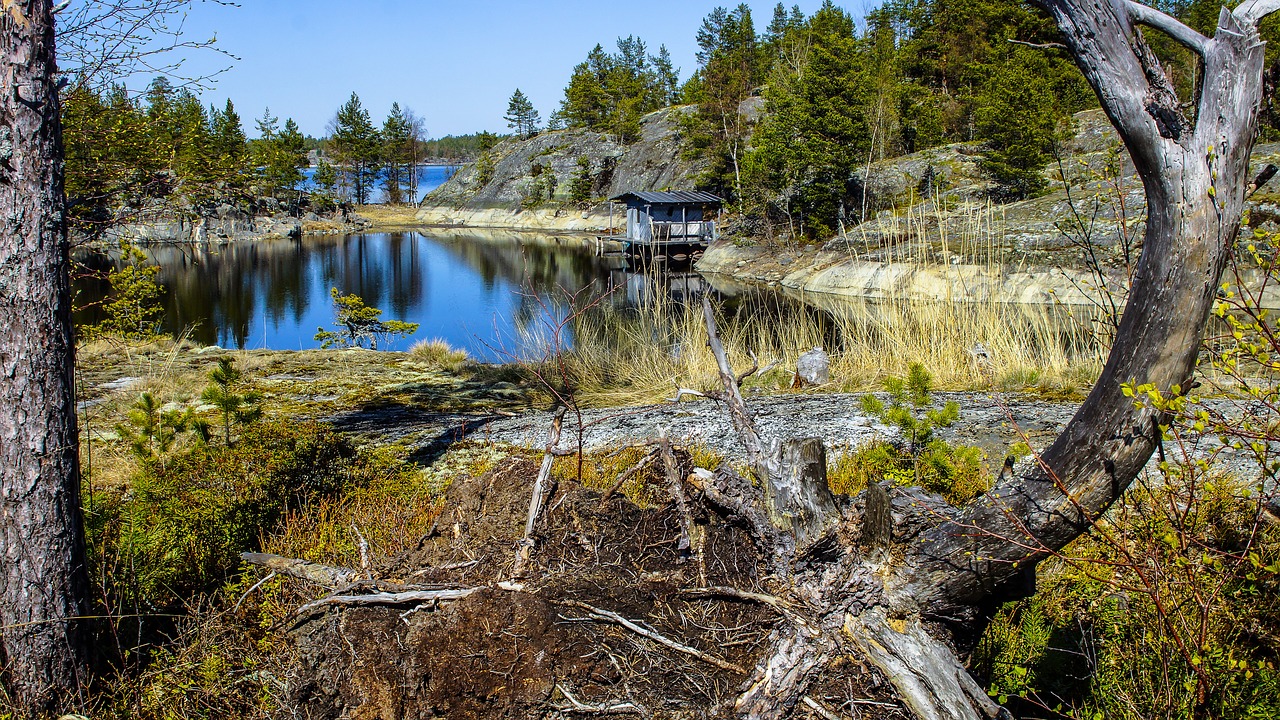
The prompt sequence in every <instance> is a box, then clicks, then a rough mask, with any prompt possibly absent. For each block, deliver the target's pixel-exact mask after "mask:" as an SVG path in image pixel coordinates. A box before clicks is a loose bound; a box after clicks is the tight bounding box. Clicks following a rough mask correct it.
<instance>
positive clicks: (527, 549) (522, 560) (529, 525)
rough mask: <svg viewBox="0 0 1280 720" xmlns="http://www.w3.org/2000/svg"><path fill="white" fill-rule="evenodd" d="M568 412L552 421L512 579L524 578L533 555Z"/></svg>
mask: <svg viewBox="0 0 1280 720" xmlns="http://www.w3.org/2000/svg"><path fill="white" fill-rule="evenodd" d="M567 410H568V408H567V407H564V406H563V405H562V406H560V409H559V410H557V411H556V414H555V418H554V419H553V420H552V421H551V436H550V437H549V438H548V439H547V449H546V452H544V453H543V454H542V467H540V468H538V479H537V480H535V481H534V483H533V496H532V497H531V498H530V499H529V517H528V518H527V519H526V520H525V524H524V537H523V538H522V539H521V540H520V547H519V549H518V550H516V564H515V567H514V568H513V569H512V571H511V575H512V577H517V578H518V577H523V576H524V573H525V566H527V565H528V564H529V557H530V556H531V555H532V554H533V546H534V541H533V531H534V528H535V527H537V525H538V517H539V516H541V515H542V506H543V504H544V503H546V501H547V495H548V494H549V493H550V488H551V464H552V463H553V462H555V452H556V445H559V444H560V429H561V427H562V426H563V425H564V414H565V412H566V411H567Z"/></svg>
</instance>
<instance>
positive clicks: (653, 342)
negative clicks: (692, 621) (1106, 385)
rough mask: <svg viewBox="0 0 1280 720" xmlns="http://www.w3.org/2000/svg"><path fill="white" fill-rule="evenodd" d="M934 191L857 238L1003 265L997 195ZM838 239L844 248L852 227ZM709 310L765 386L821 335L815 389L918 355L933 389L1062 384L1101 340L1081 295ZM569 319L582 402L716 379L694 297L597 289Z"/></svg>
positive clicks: (1056, 388)
mask: <svg viewBox="0 0 1280 720" xmlns="http://www.w3.org/2000/svg"><path fill="white" fill-rule="evenodd" d="M939 205H940V203H935V204H934V205H933V206H932V209H930V208H921V207H917V208H912V209H909V210H907V211H906V212H905V213H903V214H901V215H895V216H894V217H892V218H886V219H885V220H884V221H882V222H881V229H882V230H883V231H884V232H883V234H882V235H881V236H880V238H879V239H878V240H877V243H878V244H877V247H875V248H873V247H872V241H871V240H870V239H869V238H866V237H863V238H862V242H863V243H865V245H866V247H865V248H864V249H865V250H866V251H867V252H868V253H869V255H871V256H874V257H878V258H880V260H881V261H882V262H884V263H885V264H886V265H894V264H908V265H911V266H912V267H913V268H918V269H923V268H926V267H937V266H938V261H939V260H942V261H943V262H946V261H948V260H950V259H952V258H959V259H962V260H963V261H964V262H968V263H977V264H982V265H985V266H986V268H985V269H986V271H987V272H988V273H990V274H994V275H999V274H1002V273H1005V272H1007V271H1008V270H1011V269H1012V268H1010V267H1008V266H1007V265H1006V262H1007V261H1008V260H1009V257H1008V256H1007V255H1006V252H1007V251H1006V248H1007V247H1008V244H1007V243H1006V242H1005V239H1004V237H1003V227H1004V221H1003V217H1002V211H1001V209H1000V208H999V207H997V206H993V205H990V204H963V205H958V206H956V207H953V208H951V209H950V211H949V213H948V214H947V216H944V214H943V213H942V211H941V210H939V209H937V208H938V207H939ZM930 213H932V216H930ZM847 240H848V241H849V243H850V253H851V259H852V254H853V253H854V252H855V247H854V246H856V244H857V243H858V242H859V239H858V238H857V237H855V236H853V235H850V236H849V238H847ZM944 275H945V273H944ZM955 282H956V289H955V290H956V291H955V293H954V294H951V293H946V294H944V297H956V298H961V297H972V295H971V294H970V293H967V292H966V291H965V289H964V288H963V287H962V286H961V281H960V280H958V279H957V280H955ZM718 323H719V327H720V331H721V335H722V336H723V339H724V341H725V345H726V349H727V350H728V352H729V357H730V359H731V361H732V363H733V365H734V367H735V368H736V369H738V370H739V371H743V370H746V369H748V368H749V367H750V366H751V365H752V363H753V360H752V359H751V358H752V357H753V356H754V357H755V358H758V359H759V362H760V364H761V365H765V366H767V365H769V364H773V363H776V367H775V369H773V370H772V371H771V372H769V373H766V374H765V375H763V376H762V377H757V378H753V379H752V380H750V381H749V384H754V385H756V386H758V387H762V388H764V389H769V390H780V389H783V388H785V387H788V386H789V385H790V383H791V380H792V377H793V372H794V369H795V365H796V360H797V359H798V358H799V356H800V355H801V354H802V353H804V352H806V351H808V350H809V349H811V348H814V347H822V348H824V349H825V350H826V351H827V352H828V353H830V355H831V370H832V384H831V386H830V387H829V388H827V389H837V390H843V391H860V390H874V389H879V388H880V386H881V384H882V381H883V380H884V378H886V377H888V376H890V375H895V374H901V373H902V372H904V371H905V368H907V366H908V365H910V364H911V363H913V362H918V363H921V364H923V365H924V366H925V367H926V368H927V369H928V370H929V372H930V373H931V374H932V375H933V377H934V378H935V381H936V382H937V385H938V387H939V388H940V389H944V390H973V389H983V388H989V387H997V388H1000V389H1005V390H1022V389H1035V390H1038V391H1041V392H1045V393H1049V394H1054V395H1073V394H1077V393H1078V392H1079V391H1080V390H1083V389H1085V388H1087V387H1088V386H1089V385H1091V384H1092V383H1093V381H1094V379H1095V378H1096V377H1097V375H1098V373H1099V372H1100V370H1101V367H1102V361H1103V359H1104V358H1105V357H1106V352H1107V340H1106V338H1105V337H1101V336H1099V335H1098V334H1097V333H1096V332H1095V331H1096V330H1097V329H1098V323H1097V322H1096V318H1094V317H1093V315H1092V311H1091V309H1089V308H1082V307H1074V308H1068V307H1061V306H1053V305H1028V304H1017V303H1008V302H1001V301H1000V300H999V299H995V298H991V299H982V300H964V301H953V300H917V299H905V298H890V299H886V300H861V299H856V298H852V299H847V300H846V299H839V298H837V299H830V298H828V299H827V300H826V301H825V302H824V309H818V308H816V307H812V306H810V305H808V304H805V303H802V302H799V301H794V300H789V299H787V298H785V297H783V296H781V295H779V294H777V293H772V292H767V293H762V294H758V295H755V296H751V295H748V296H745V297H741V298H736V299H731V300H729V301H727V302H726V303H725V307H723V308H721V312H720V317H719V319H718ZM569 325H570V327H571V329H572V342H571V344H572V350H571V351H570V352H568V353H566V354H565V356H564V361H563V362H564V364H565V367H566V368H567V369H568V371H569V374H570V375H571V376H572V377H573V378H574V381H575V383H576V390H577V391H578V394H579V395H580V398H579V400H580V402H582V403H583V404H587V405H609V404H633V403H641V402H651V401H655V400H658V399H660V398H663V397H670V396H671V394H672V393H674V391H675V388H676V386H680V387H687V388H691V389H698V390H706V389H712V388H715V387H716V386H717V385H718V382H719V381H718V373H717V369H716V366H715V363H714V359H713V358H712V356H711V353H710V352H709V351H708V350H707V347H706V337H707V335H706V328H705V326H704V324H703V319H702V312H701V307H700V306H699V305H697V304H696V303H695V304H692V305H686V304H682V303H679V302H676V301H673V300H672V299H670V297H669V296H668V295H666V294H665V293H662V292H656V293H651V294H650V299H649V300H647V301H646V302H645V303H643V304H642V305H641V306H640V307H639V308H638V309H635V308H632V309H614V308H612V307H610V306H609V304H608V303H607V302H596V303H594V304H592V305H588V306H587V307H585V308H582V309H579V310H578V311H577V312H576V313H574V314H573V316H572V317H571V320H570V322H569ZM544 344H545V343H544ZM562 344H563V345H564V346H566V347H567V346H568V345H570V343H569V342H563V343H562ZM551 350H552V352H551V354H555V352H554V350H555V348H551Z"/></svg>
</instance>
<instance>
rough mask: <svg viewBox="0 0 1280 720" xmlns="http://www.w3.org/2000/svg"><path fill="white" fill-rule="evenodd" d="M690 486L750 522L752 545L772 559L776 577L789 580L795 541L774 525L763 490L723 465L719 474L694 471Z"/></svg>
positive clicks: (747, 522)
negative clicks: (766, 505) (763, 498)
mask: <svg viewBox="0 0 1280 720" xmlns="http://www.w3.org/2000/svg"><path fill="white" fill-rule="evenodd" d="M689 484H691V485H693V486H694V487H696V488H698V489H699V490H701V491H702V494H703V495H705V496H706V498H707V500H709V501H710V502H711V503H712V504H713V505H715V506H717V507H720V508H722V509H724V510H726V511H728V512H729V513H731V514H733V515H734V516H736V517H737V518H739V519H741V520H742V521H744V522H745V523H746V525H747V531H748V534H749V535H750V536H751V542H752V543H753V544H755V546H756V547H757V548H759V549H760V551H761V553H762V554H763V555H764V556H765V557H766V558H768V559H769V562H770V564H771V571H772V573H773V574H774V575H775V576H777V577H780V578H781V577H785V576H786V575H787V574H788V573H789V572H790V565H791V555H792V550H793V548H794V541H793V539H792V537H791V536H790V535H787V534H785V533H780V532H778V529H777V528H775V527H774V526H773V523H772V522H771V521H770V520H769V514H768V513H767V512H765V511H764V505H763V501H762V500H761V498H760V490H759V489H758V488H757V487H755V486H754V485H752V484H751V481H750V480H747V479H746V478H744V477H742V476H741V475H739V474H738V473H737V472H735V471H734V469H733V468H731V467H728V466H727V465H721V466H720V467H719V468H718V469H717V470H716V471H715V472H711V471H710V470H707V469H705V468H694V470H693V472H692V473H690V474H689Z"/></svg>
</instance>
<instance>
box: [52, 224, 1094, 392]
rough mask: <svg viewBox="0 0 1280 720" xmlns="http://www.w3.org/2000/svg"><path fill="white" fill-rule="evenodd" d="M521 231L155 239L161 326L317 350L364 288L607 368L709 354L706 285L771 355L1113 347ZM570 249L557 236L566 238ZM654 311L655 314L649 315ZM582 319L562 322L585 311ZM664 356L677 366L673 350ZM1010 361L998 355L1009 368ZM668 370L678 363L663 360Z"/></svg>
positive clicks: (91, 286) (1025, 321)
mask: <svg viewBox="0 0 1280 720" xmlns="http://www.w3.org/2000/svg"><path fill="white" fill-rule="evenodd" d="M530 239H531V238H530V236H528V235H521V234H519V233H515V232H505V233H504V232H488V233H484V234H478V233H477V231H474V230H467V231H462V230H457V231H451V230H435V231H431V232H429V233H418V232H409V233H381V234H367V235H351V236H321V237H308V238H306V239H304V240H302V241H291V240H280V241H267V242H255V243H245V244H238V245H223V246H214V247H193V246H177V245H163V246H153V247H149V248H146V252H147V253H148V254H149V255H150V257H151V258H152V259H153V260H154V261H155V262H156V263H157V264H159V265H160V267H161V272H160V275H159V281H160V283H161V284H162V285H163V287H164V296H163V302H164V306H165V316H164V329H165V331H166V332H168V333H171V334H174V335H178V334H181V333H183V332H184V331H187V332H189V333H190V335H191V337H192V339H193V340H195V341H197V342H200V343H203V344H207V345H221V346H223V347H235V348H270V349H281V350H297V349H307V348H314V347H317V345H318V343H316V341H315V340H314V339H313V338H314V335H315V333H316V330H317V328H319V327H322V326H325V327H328V326H329V324H330V322H331V321H332V317H333V308H332V304H331V300H330V297H329V289H330V288H332V287H336V288H338V289H339V290H340V291H342V292H344V293H355V294H357V295H359V296H360V297H362V298H364V300H365V301H366V303H368V304H369V305H370V306H373V307H377V308H381V309H382V310H383V311H384V319H395V320H403V321H406V322H416V323H419V324H420V325H421V328H420V329H419V331H418V333H417V334H416V335H414V336H413V337H412V338H410V339H409V340H408V341H404V340H401V341H400V342H399V343H398V345H395V344H393V345H392V347H391V349H404V348H406V347H407V346H408V345H409V344H410V343H411V342H413V341H414V340H418V339H428V338H435V337H439V338H443V339H444V340H446V341H447V342H449V343H450V344H451V345H453V346H455V347H459V348H463V349H465V350H467V352H468V353H470V354H471V355H472V356H473V357H476V358H479V359H482V360H487V361H504V360H508V359H511V358H512V357H513V356H515V357H530V356H538V355H541V354H542V352H543V351H545V349H546V347H547V344H548V343H549V342H552V335H553V332H552V331H553V329H555V328H560V329H561V334H560V336H559V338H558V342H559V344H560V346H561V347H564V348H569V347H574V346H578V347H580V349H583V350H589V351H590V352H587V353H586V355H589V356H591V357H593V358H598V359H599V360H598V361H599V362H600V363H608V362H611V361H610V358H612V357H615V356H617V354H618V353H622V354H627V353H630V354H638V355H645V356H646V357H647V356H649V355H652V354H653V352H654V351H655V350H656V351H657V352H658V353H659V354H660V355H661V354H663V353H667V354H669V355H671V359H672V360H674V359H675V358H676V356H678V355H680V354H681V353H682V352H684V351H685V350H688V351H690V352H693V351H695V350H697V351H699V352H701V350H700V348H704V347H705V343H706V338H705V330H704V329H703V328H702V325H701V312H700V310H699V309H697V308H696V306H695V307H692V308H689V309H690V310H692V312H688V311H687V310H686V308H687V307H688V306H689V305H691V304H692V303H694V302H696V301H697V300H699V299H700V298H701V296H702V295H703V294H705V293H708V292H711V293H714V294H715V295H716V296H717V297H718V298H719V301H720V304H721V308H722V313H723V315H724V320H725V325H724V327H722V332H723V333H724V335H725V336H726V338H732V339H734V340H735V341H737V342H741V343H746V345H745V346H744V347H750V348H755V349H756V350H757V351H758V353H759V354H760V356H761V357H762V358H766V359H767V358H778V359H781V358H786V357H794V356H795V355H796V354H798V353H799V352H802V351H804V350H807V349H808V348H810V347H813V346H815V345H821V346H823V347H825V348H827V349H828V350H831V351H834V352H838V353H844V354H846V355H850V356H854V357H857V358H861V359H860V360H858V362H859V363H860V366H859V367H862V366H865V371H866V372H867V373H876V372H880V371H882V369H883V368H890V369H895V368H899V367H901V366H904V363H905V362H906V361H907V360H912V361H917V360H918V361H922V362H927V363H928V364H929V366H930V367H934V368H944V367H949V366H953V365H957V364H960V365H964V366H966V367H967V366H968V365H969V364H971V363H972V362H973V361H972V357H973V356H975V355H974V353H975V352H976V350H975V348H978V347H979V346H984V347H985V348H986V349H987V351H989V353H990V355H991V357H993V358H997V359H999V362H1001V363H1006V364H1009V365H1010V366H1011V367H1012V366H1014V365H1025V366H1027V367H1032V368H1035V367H1058V366H1066V365H1069V364H1071V363H1073V362H1077V361H1079V360H1081V359H1086V360H1088V359H1092V358H1097V357H1101V356H1102V355H1103V354H1104V352H1105V348H1104V347H1102V345H1101V344H1099V342H1098V340H1097V338H1096V337H1095V336H1093V334H1092V333H1091V332H1090V330H1091V328H1090V324H1091V323H1090V319H1089V318H1088V317H1087V313H1084V314H1081V313H1074V314H1073V313H1069V312H1064V311H1062V310H1061V309H1056V308H1053V307H1050V306H1018V305H1003V304H998V303H986V304H968V305H966V304H952V303H941V302H923V303H904V302H881V303H876V302H859V301H851V300H849V299H846V298H835V297H828V296H813V295H810V296H806V297H805V298H803V299H800V298H791V297H787V296H785V295H783V294H780V293H774V292H760V291H758V290H754V289H750V288H743V287H736V286H734V285H733V284H732V283H726V282H725V281H724V280H723V279H721V278H713V282H714V283H715V284H709V282H708V280H706V279H704V278H703V277H701V276H699V275H698V274H696V273H694V272H692V271H690V270H689V269H688V268H684V269H679V268H671V267H664V268H663V270H662V271H661V272H656V273H655V272H648V273H639V272H634V271H632V270H630V269H628V268H627V267H626V266H625V261H624V260H623V259H622V258H598V257H595V256H594V255H593V254H592V252H591V251H590V249H589V246H588V245H587V244H585V243H582V242H580V241H577V240H574V239H571V238H562V239H561V240H559V241H556V240H554V239H548V238H546V237H545V236H542V237H540V238H538V239H537V242H536V243H534V244H529V242H528V241H529V240H530ZM557 243H558V244H557ZM79 259H80V260H81V262H82V263H83V264H84V265H85V266H87V267H89V268H91V269H96V270H98V271H99V274H98V275H96V276H92V275H91V276H89V277H84V278H82V279H81V280H79V281H78V282H77V290H78V297H77V304H78V306H80V307H81V308H82V309H81V310H80V311H79V312H78V313H77V318H76V320H77V322H78V323H82V324H92V323H95V322H98V321H100V319H101V318H100V317H99V313H100V309H99V308H98V307H96V305H95V303H96V302H97V301H100V300H101V299H102V298H103V296H104V294H105V292H106V290H107V288H106V284H105V282H104V281H103V280H102V277H104V276H105V270H106V269H109V268H110V267H111V266H112V265H113V263H116V262H118V261H119V260H118V253H117V254H116V255H103V254H83V255H81V257H80V258H79ZM641 308H643V310H641ZM575 309H577V310H579V311H580V312H579V313H578V314H577V315H576V316H575V317H574V318H573V320H572V321H571V322H567V323H562V321H563V319H564V318H566V317H567V316H569V315H570V314H571V313H573V312H574V310H575ZM662 362H666V360H663V361H662ZM997 364H999V363H997ZM664 372H666V370H664Z"/></svg>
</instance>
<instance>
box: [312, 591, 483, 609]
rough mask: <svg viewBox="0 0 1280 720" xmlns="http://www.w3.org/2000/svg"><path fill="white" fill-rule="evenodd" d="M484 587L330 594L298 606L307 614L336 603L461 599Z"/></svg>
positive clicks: (407, 602) (384, 603)
mask: <svg viewBox="0 0 1280 720" xmlns="http://www.w3.org/2000/svg"><path fill="white" fill-rule="evenodd" d="M483 589H484V588H482V587H473V588H446V589H443V590H410V591H408V592H398V593H388V592H379V593H368V594H365V595H330V596H329V597H324V598H320V599H319V600H315V601H313V602H309V603H307V604H305V605H302V606H301V607H299V608H298V610H297V614H299V615H305V614H306V613H309V612H311V611H312V610H317V609H320V608H324V607H330V606H334V605H341V606H359V605H408V604H410V603H429V602H444V601H448V600H461V599H463V598H465V597H468V596H470V595H474V594H475V593H477V592H479V591H481V590H483Z"/></svg>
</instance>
